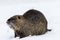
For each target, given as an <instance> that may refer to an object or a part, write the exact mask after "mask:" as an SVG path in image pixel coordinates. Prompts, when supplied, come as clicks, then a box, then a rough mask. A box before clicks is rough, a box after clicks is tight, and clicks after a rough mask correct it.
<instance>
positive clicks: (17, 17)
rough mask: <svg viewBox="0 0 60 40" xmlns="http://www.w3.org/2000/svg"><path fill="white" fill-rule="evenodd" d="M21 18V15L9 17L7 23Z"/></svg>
mask: <svg viewBox="0 0 60 40" xmlns="http://www.w3.org/2000/svg"><path fill="white" fill-rule="evenodd" d="M20 18H21V17H20V16H19V15H15V16H13V17H11V18H9V19H8V20H7V22H6V23H8V24H9V23H10V22H13V21H16V20H17V19H20Z"/></svg>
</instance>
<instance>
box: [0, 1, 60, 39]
mask: <svg viewBox="0 0 60 40" xmlns="http://www.w3.org/2000/svg"><path fill="white" fill-rule="evenodd" d="M29 9H36V10H39V11H41V12H42V13H43V14H44V15H45V17H46V19H47V20H48V28H49V29H52V31H51V32H47V33H46V34H44V35H39V36H28V37H25V38H22V39H19V38H14V31H13V30H12V29H10V28H9V26H8V25H7V24H6V21H7V19H8V18H10V17H11V16H14V15H23V14H24V13H25V12H26V11H27V10H29ZM0 40H60V0H0Z"/></svg>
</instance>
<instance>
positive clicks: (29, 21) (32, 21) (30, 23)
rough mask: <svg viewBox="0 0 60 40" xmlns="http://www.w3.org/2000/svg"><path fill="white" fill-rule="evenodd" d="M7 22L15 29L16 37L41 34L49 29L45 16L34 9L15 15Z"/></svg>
mask: <svg viewBox="0 0 60 40" xmlns="http://www.w3.org/2000/svg"><path fill="white" fill-rule="evenodd" d="M7 24H9V25H10V27H11V28H13V30H14V31H15V37H17V36H19V37H20V38H23V37H26V36H29V35H41V34H44V33H46V32H47V31H48V29H47V20H46V18H45V16H44V15H43V14H42V13H41V12H39V11H37V10H34V9H31V10H28V11H27V12H26V13H24V15H15V16H13V17H11V18H9V19H8V20H7Z"/></svg>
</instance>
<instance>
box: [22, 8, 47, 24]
mask: <svg viewBox="0 0 60 40" xmlns="http://www.w3.org/2000/svg"><path fill="white" fill-rule="evenodd" d="M23 17H24V18H26V19H27V20H29V21H31V22H32V23H36V22H39V21H41V22H44V23H46V24H47V20H46V18H45V16H44V15H43V14H42V12H40V11H37V10H34V9H31V10H28V11H27V12H26V13H24V15H23Z"/></svg>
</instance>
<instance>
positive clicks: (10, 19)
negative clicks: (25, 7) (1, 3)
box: [7, 17, 16, 23]
mask: <svg viewBox="0 0 60 40" xmlns="http://www.w3.org/2000/svg"><path fill="white" fill-rule="evenodd" d="M14 20H16V17H11V18H9V19H8V20H7V23H10V22H12V21H14Z"/></svg>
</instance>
